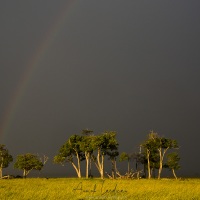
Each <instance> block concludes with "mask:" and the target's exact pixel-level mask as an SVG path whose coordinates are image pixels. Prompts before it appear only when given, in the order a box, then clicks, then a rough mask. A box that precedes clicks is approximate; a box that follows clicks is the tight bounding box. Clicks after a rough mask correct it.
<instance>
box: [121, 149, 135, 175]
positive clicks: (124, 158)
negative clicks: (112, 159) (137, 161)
mask: <svg viewBox="0 0 200 200" xmlns="http://www.w3.org/2000/svg"><path fill="white" fill-rule="evenodd" d="M131 157H132V155H130V154H128V153H126V152H122V153H121V154H120V156H119V161H120V162H122V161H125V160H127V161H128V174H129V173H130V160H131Z"/></svg>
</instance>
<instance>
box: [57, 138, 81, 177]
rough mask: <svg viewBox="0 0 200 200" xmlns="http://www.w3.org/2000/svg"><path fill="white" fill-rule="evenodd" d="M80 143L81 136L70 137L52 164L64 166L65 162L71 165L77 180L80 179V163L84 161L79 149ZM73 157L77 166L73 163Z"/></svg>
mask: <svg viewBox="0 0 200 200" xmlns="http://www.w3.org/2000/svg"><path fill="white" fill-rule="evenodd" d="M82 141H83V137H82V136H79V135H72V136H71V137H70V138H69V139H68V140H67V141H66V143H65V144H64V145H62V146H61V148H60V150H59V153H58V155H56V156H55V157H54V163H59V164H62V165H64V163H65V162H69V163H71V164H72V166H73V167H74V169H75V171H76V173H77V175H78V177H79V178H81V164H80V162H81V161H82V160H84V159H85V156H84V152H83V151H82V150H81V147H80V145H81V143H82ZM74 157H75V158H76V160H77V165H76V164H75V162H74Z"/></svg>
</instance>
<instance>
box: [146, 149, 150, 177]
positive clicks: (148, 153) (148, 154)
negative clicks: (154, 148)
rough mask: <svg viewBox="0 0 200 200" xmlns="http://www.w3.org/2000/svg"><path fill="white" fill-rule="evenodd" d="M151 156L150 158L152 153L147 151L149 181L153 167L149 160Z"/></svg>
mask: <svg viewBox="0 0 200 200" xmlns="http://www.w3.org/2000/svg"><path fill="white" fill-rule="evenodd" d="M149 156H150V151H149V150H148V149H147V168H148V179H150V178H151V167H150V160H149Z"/></svg>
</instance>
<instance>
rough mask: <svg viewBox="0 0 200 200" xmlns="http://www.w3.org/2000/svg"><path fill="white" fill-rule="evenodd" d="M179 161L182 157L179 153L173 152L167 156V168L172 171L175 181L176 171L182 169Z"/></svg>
mask: <svg viewBox="0 0 200 200" xmlns="http://www.w3.org/2000/svg"><path fill="white" fill-rule="evenodd" d="M179 161H180V157H179V155H178V153H177V152H173V153H170V154H168V155H167V163H166V167H168V168H169V169H170V170H171V171H172V173H173V175H174V177H175V179H177V176H176V173H175V170H178V169H180V165H179Z"/></svg>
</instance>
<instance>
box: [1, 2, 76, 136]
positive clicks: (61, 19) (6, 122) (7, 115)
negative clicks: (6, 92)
mask: <svg viewBox="0 0 200 200" xmlns="http://www.w3.org/2000/svg"><path fill="white" fill-rule="evenodd" d="M75 4H77V1H76V0H69V1H67V3H66V4H65V6H64V7H63V8H62V9H61V13H60V14H59V15H58V16H57V18H56V19H55V20H54V23H53V25H52V26H51V27H50V29H49V30H48V31H47V33H46V35H45V37H44V38H43V40H42V42H41V43H40V45H39V46H38V48H37V50H36V52H35V54H34V55H33V57H32V58H31V59H30V61H29V63H28V64H27V66H28V67H27V68H26V70H25V71H24V72H23V74H22V76H21V78H20V81H19V83H18V84H17V86H16V89H15V91H14V93H13V95H12V96H11V98H10V101H9V103H8V104H7V106H6V108H5V112H4V115H3V120H2V123H1V126H0V140H1V139H2V138H3V137H4V136H5V135H6V133H7V132H8V129H9V126H10V124H11V122H12V120H13V118H14V115H15V113H16V111H17V107H18V105H19V104H20V101H21V99H22V97H23V94H24V93H25V91H26V89H27V87H28V83H29V82H30V80H31V78H32V76H33V74H34V71H36V70H37V68H38V67H39V63H40V62H41V60H42V59H43V57H44V55H45V53H46V52H47V50H48V49H49V48H50V46H51V45H52V43H53V41H54V38H55V37H56V35H57V34H58V32H59V31H60V30H61V29H62V27H63V26H64V23H65V20H66V19H67V17H68V16H69V15H70V13H71V12H72V10H70V8H72V6H73V5H75Z"/></svg>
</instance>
